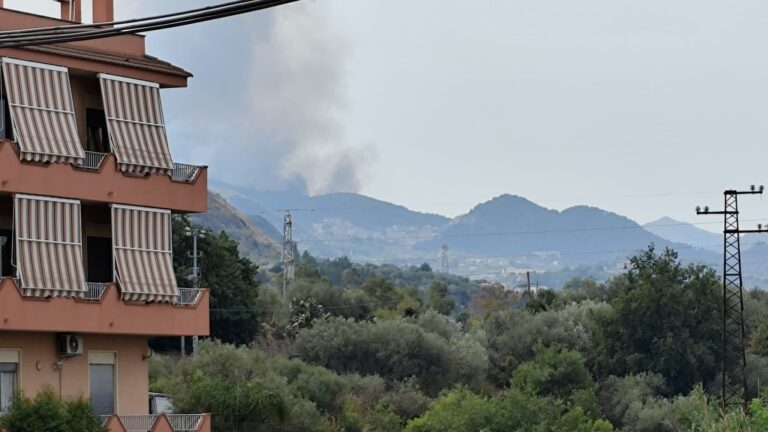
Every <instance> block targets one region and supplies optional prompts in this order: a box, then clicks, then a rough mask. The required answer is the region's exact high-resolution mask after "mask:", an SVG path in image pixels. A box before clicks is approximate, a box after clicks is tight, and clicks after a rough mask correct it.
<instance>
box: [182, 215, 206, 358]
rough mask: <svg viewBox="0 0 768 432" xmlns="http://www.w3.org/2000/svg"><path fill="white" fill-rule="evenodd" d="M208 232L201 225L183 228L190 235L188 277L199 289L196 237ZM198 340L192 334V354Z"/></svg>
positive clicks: (183, 352) (193, 285)
mask: <svg viewBox="0 0 768 432" xmlns="http://www.w3.org/2000/svg"><path fill="white" fill-rule="evenodd" d="M207 234H208V230H207V229H205V228H201V227H195V228H191V227H187V228H186V229H185V230H184V235H186V236H187V237H192V275H191V276H190V278H191V279H192V288H195V289H199V288H200V266H198V265H197V259H198V258H199V257H200V256H201V254H199V253H198V252H197V239H198V238H205V236H206V235H207ZM184 342H185V341H184V337H183V336H182V338H181V350H182V356H184V355H185V354H186V351H185V346H184V345H185V344H184ZM198 342H199V337H198V336H197V335H193V336H192V354H194V353H196V352H197V344H198Z"/></svg>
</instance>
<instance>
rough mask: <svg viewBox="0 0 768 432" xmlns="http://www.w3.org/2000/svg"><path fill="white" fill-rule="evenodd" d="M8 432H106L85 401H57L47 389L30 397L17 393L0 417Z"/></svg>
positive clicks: (51, 391) (0, 422)
mask: <svg viewBox="0 0 768 432" xmlns="http://www.w3.org/2000/svg"><path fill="white" fill-rule="evenodd" d="M0 427H2V428H4V429H5V430H7V431H8V432H40V431H45V432H71V431H78V432H106V429H105V428H104V427H103V426H102V425H101V420H100V419H99V417H98V416H97V415H96V414H95V413H94V412H93V409H91V405H90V404H89V403H88V401H86V400H83V399H73V400H69V401H62V400H60V399H59V398H58V397H57V396H56V395H55V394H54V393H53V390H51V389H44V390H43V391H41V392H40V393H38V394H37V396H36V397H35V398H34V399H29V398H27V397H24V396H23V395H22V394H17V395H16V396H15V397H14V399H13V404H12V405H11V408H10V409H9V410H8V412H7V413H6V414H5V415H4V416H2V417H0Z"/></svg>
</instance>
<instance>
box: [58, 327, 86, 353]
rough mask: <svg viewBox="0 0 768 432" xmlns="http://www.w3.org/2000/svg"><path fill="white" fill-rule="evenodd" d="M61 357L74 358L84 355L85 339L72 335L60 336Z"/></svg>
mask: <svg viewBox="0 0 768 432" xmlns="http://www.w3.org/2000/svg"><path fill="white" fill-rule="evenodd" d="M58 347H59V357H72V356H77V355H81V354H82V353H83V337H82V336H78V335H74V334H71V333H64V334H60V335H59V340H58Z"/></svg>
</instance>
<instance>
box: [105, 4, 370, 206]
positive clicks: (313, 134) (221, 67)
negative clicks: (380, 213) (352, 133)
mask: <svg viewBox="0 0 768 432" xmlns="http://www.w3.org/2000/svg"><path fill="white" fill-rule="evenodd" d="M138 3H139V4H143V6H139V7H133V8H132V9H131V10H130V11H128V13H127V15H131V16H140V15H147V14H148V13H150V12H152V13H154V12H165V11H169V10H181V9H189V8H192V7H196V6H202V5H204V4H208V3H209V2H208V1H197V0H196V1H182V0H172V1H169V2H162V10H158V8H159V6H157V5H156V4H157V3H158V2H150V1H148V0H142V1H141V2H138ZM329 8H330V6H329V5H328V4H326V3H325V2H320V1H304V2H300V3H294V4H291V5H287V6H283V7H280V8H277V9H272V10H268V11H262V12H256V13H253V14H249V15H245V16H240V17H235V18H228V19H225V20H221V21H216V22H212V23H206V24H198V25H195V26H191V27H188V28H182V29H179V30H168V31H164V32H160V33H155V34H150V35H149V37H148V39H147V40H148V51H149V52H150V53H151V54H155V55H158V56H160V57H161V58H163V59H168V60H170V61H172V62H174V63H176V64H178V65H180V66H182V67H185V68H187V69H189V70H190V71H191V72H193V73H194V74H195V78H193V79H191V80H190V88H189V89H186V90H168V91H165V92H164V93H163V96H164V103H165V105H166V109H165V112H166V120H167V122H168V131H169V135H170V141H171V145H172V150H173V153H174V156H175V158H176V159H179V160H181V159H184V160H181V161H182V162H184V161H189V162H192V163H207V164H209V165H210V166H211V171H210V172H211V176H212V177H214V178H216V179H219V180H222V181H225V182H227V183H231V184H235V185H241V186H248V187H252V188H256V189H285V188H302V189H305V190H306V191H307V192H309V193H310V194H318V193H325V192H341V191H345V192H355V191H357V190H358V189H359V186H360V177H359V172H360V170H361V169H362V168H364V165H365V164H366V163H367V162H368V161H369V153H370V152H369V151H368V150H366V149H364V148H361V147H360V146H356V145H351V144H350V143H349V142H348V137H347V135H346V130H345V128H344V123H343V117H344V111H345V109H346V94H345V91H346V88H345V79H346V77H345V74H346V68H347V65H348V60H349V57H350V54H351V49H352V47H351V46H350V43H349V41H348V40H346V39H345V36H344V34H343V33H342V32H341V31H340V30H337V29H336V28H334V27H333V25H332V22H331V16H330V9H329ZM117 12H118V13H119V12H120V11H119V10H118V11H117Z"/></svg>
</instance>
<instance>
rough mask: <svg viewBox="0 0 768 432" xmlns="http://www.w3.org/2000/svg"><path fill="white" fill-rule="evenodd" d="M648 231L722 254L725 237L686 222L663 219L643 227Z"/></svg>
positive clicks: (670, 239)
mask: <svg viewBox="0 0 768 432" xmlns="http://www.w3.org/2000/svg"><path fill="white" fill-rule="evenodd" d="M643 228H645V229H646V230H647V231H650V232H652V233H654V234H656V235H657V236H659V237H662V238H665V239H667V240H669V241H673V242H677V243H685V244H689V245H691V246H695V247H698V248H701V249H706V250H711V251H712V252H718V253H720V252H722V250H723V235H722V234H716V233H713V232H711V231H707V230H703V229H701V228H698V227H696V226H694V225H693V224H689V223H686V222H680V221H677V220H674V219H672V218H669V217H663V218H661V219H658V220H655V221H653V222H648V223H647V224H645V225H643Z"/></svg>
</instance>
